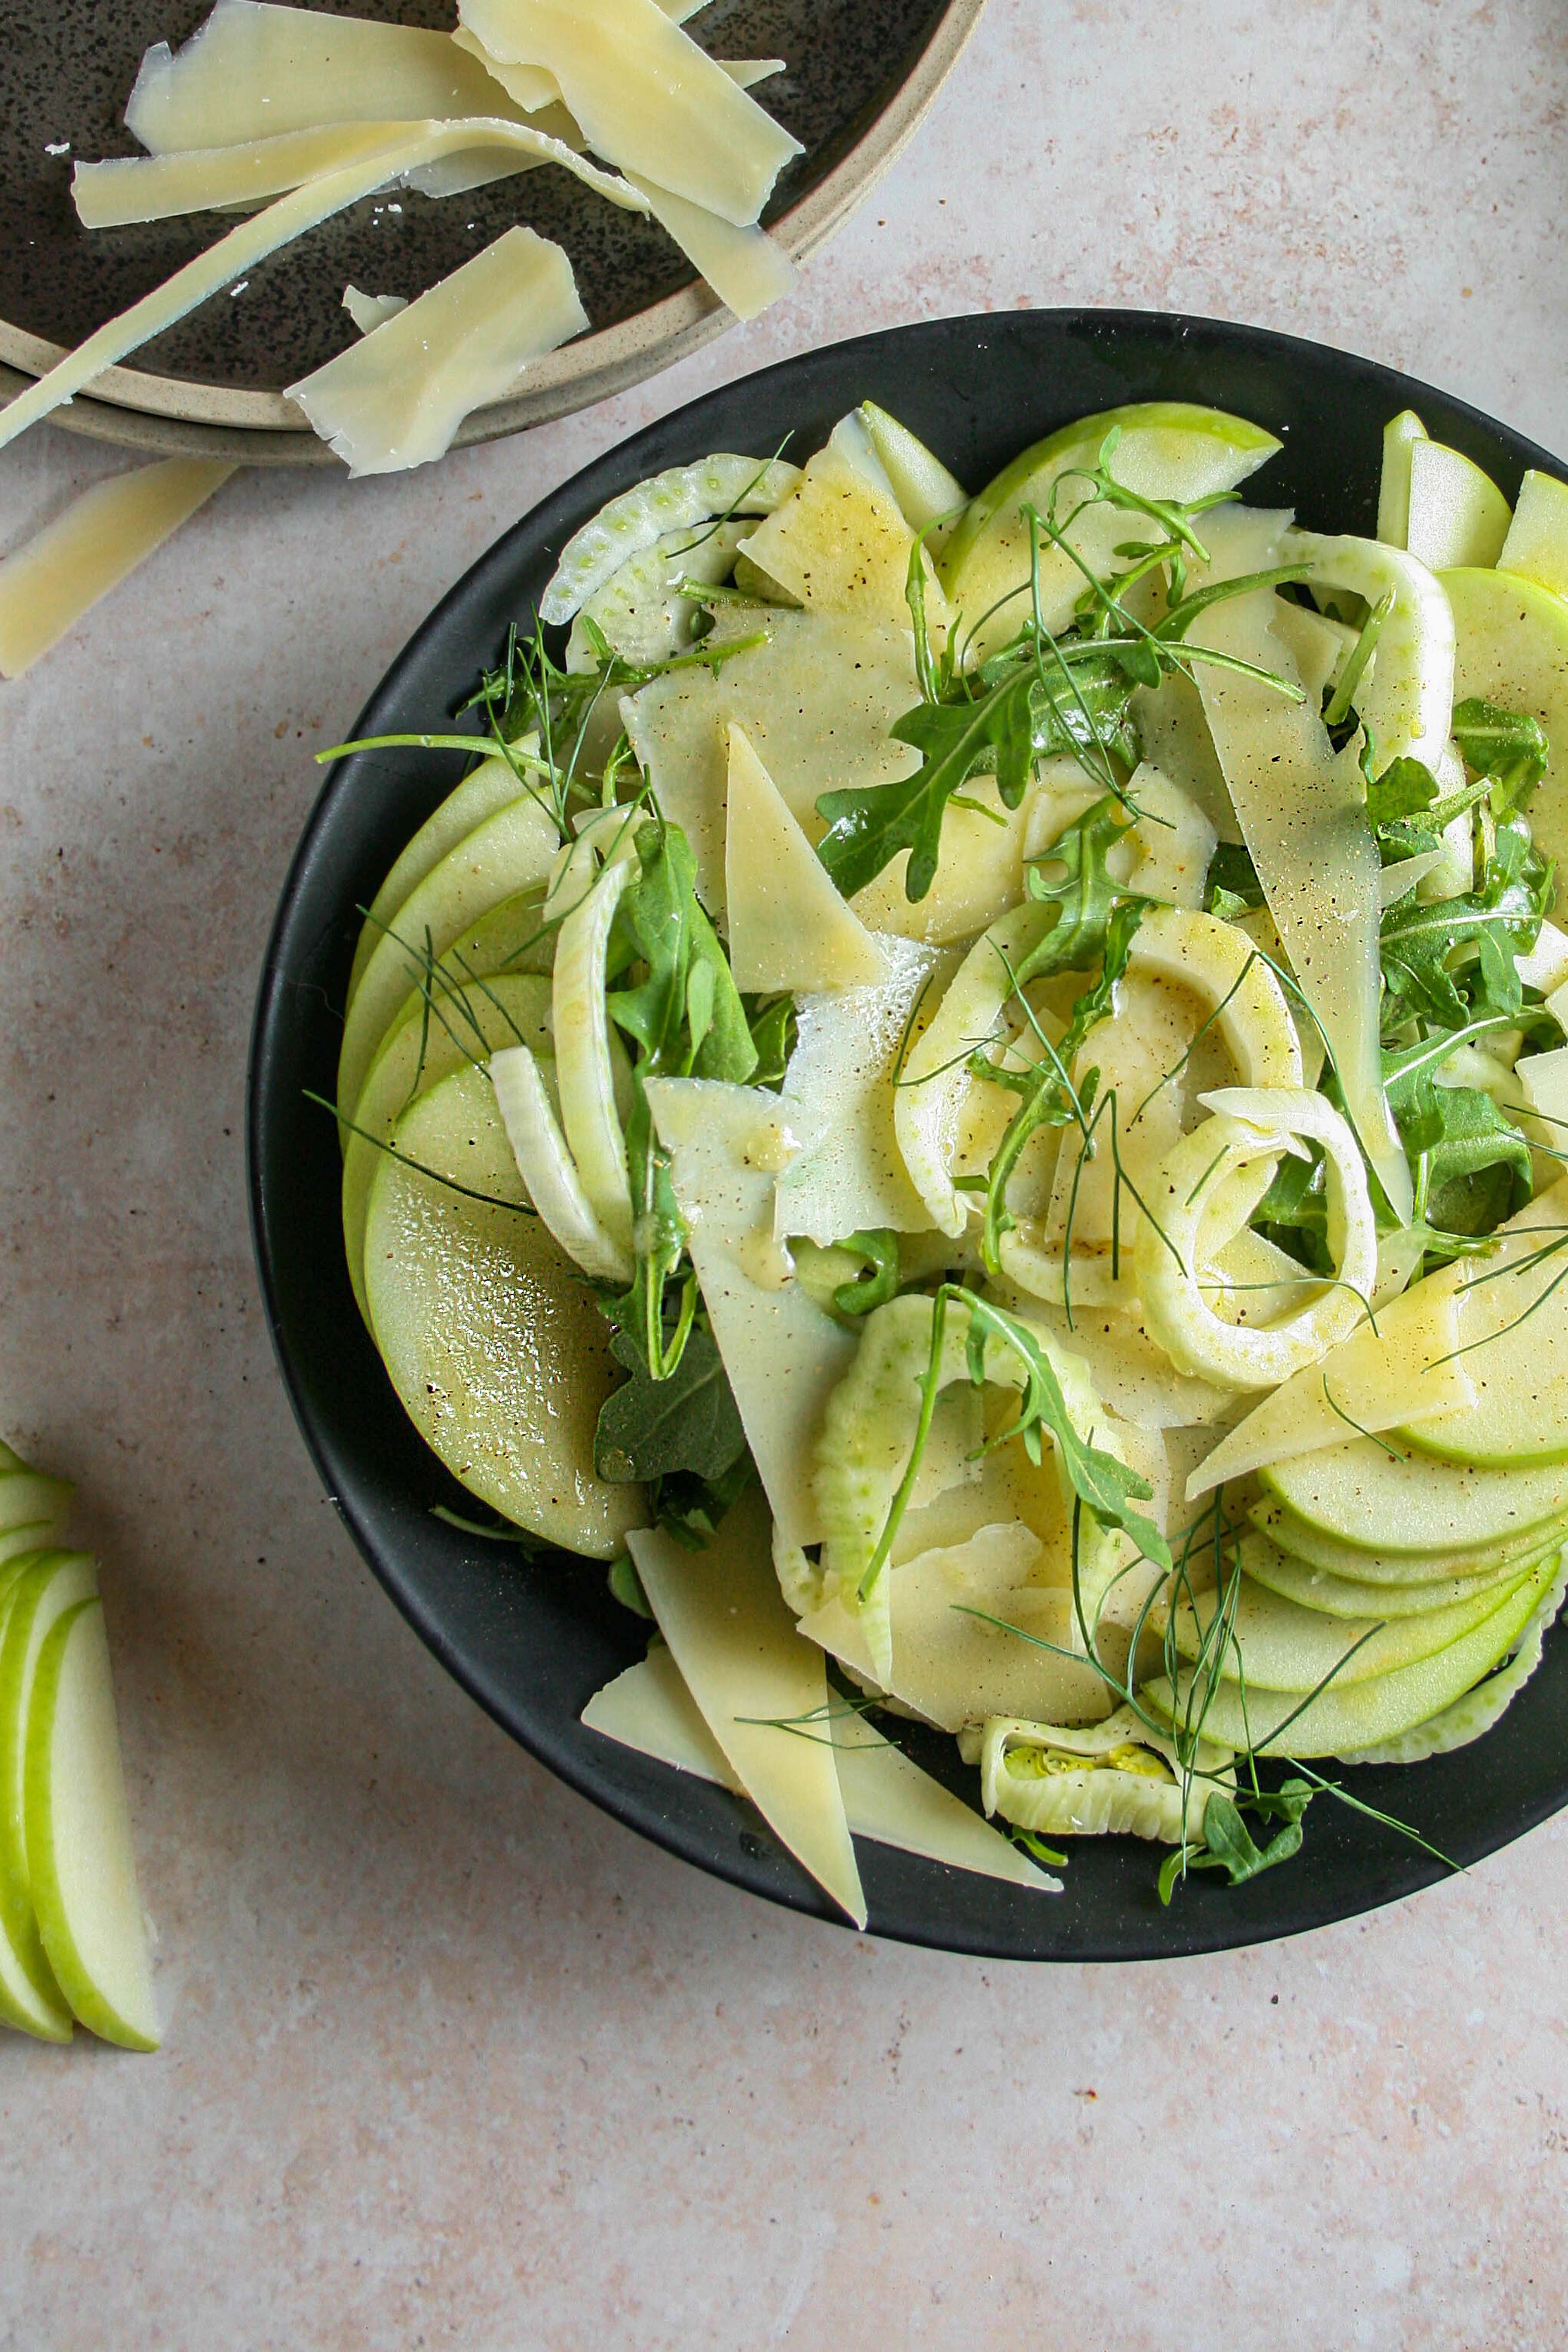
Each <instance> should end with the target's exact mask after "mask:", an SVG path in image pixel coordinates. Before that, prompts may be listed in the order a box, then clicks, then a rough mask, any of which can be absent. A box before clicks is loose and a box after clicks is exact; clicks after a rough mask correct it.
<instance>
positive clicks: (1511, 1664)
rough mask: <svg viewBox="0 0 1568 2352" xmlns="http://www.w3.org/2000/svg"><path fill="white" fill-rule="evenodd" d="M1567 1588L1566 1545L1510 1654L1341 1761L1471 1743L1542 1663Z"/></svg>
mask: <svg viewBox="0 0 1568 2352" xmlns="http://www.w3.org/2000/svg"><path fill="white" fill-rule="evenodd" d="M1564 1593H1568V1551H1565V1552H1562V1553H1560V1554H1559V1556H1558V1568H1557V1573H1556V1575H1555V1577H1554V1578H1553V1579H1552V1583H1551V1584H1550V1586H1549V1587H1548V1588H1547V1590H1546V1591H1545V1592H1543V1593H1542V1596H1541V1600H1540V1601H1539V1603H1538V1604H1537V1606H1536V1607H1535V1609H1534V1610H1533V1611H1532V1612H1531V1615H1530V1618H1529V1620H1528V1621H1527V1622H1526V1623H1525V1624H1524V1626H1523V1627H1522V1628H1521V1633H1520V1635H1519V1642H1518V1646H1517V1647H1516V1649H1515V1650H1514V1654H1513V1655H1512V1657H1511V1658H1510V1659H1508V1660H1507V1662H1506V1663H1505V1664H1502V1665H1500V1666H1499V1667H1498V1669H1497V1671H1496V1673H1495V1674H1492V1675H1489V1676H1488V1678H1487V1680H1486V1681H1485V1682H1482V1683H1478V1684H1477V1685H1476V1686H1475V1688H1474V1689H1473V1690H1468V1691H1467V1692H1466V1693H1465V1695H1464V1696H1463V1697H1462V1698H1457V1699H1455V1700H1453V1701H1452V1703H1451V1704H1450V1705H1449V1706H1446V1707H1443V1708H1441V1709H1440V1710H1439V1712H1438V1713H1437V1714H1436V1715H1432V1716H1428V1717H1427V1718H1426V1722H1425V1723H1418V1724H1416V1725H1415V1727H1414V1728H1413V1729H1411V1730H1409V1731H1401V1732H1397V1733H1395V1735H1394V1738H1392V1739H1383V1740H1379V1741H1378V1742H1377V1744H1376V1745H1375V1746H1374V1747H1372V1748H1346V1749H1345V1750H1344V1751H1343V1753H1342V1755H1341V1758H1340V1761H1341V1763H1342V1764H1422V1763H1425V1761H1426V1759H1427V1757H1428V1756H1447V1755H1451V1754H1452V1752H1453V1750H1454V1749H1455V1748H1468V1746H1469V1745H1470V1742H1471V1741H1472V1740H1474V1739H1479V1738H1481V1737H1482V1735H1483V1733H1485V1732H1488V1731H1489V1730H1490V1729H1491V1728H1492V1726H1493V1725H1494V1724H1495V1723H1498V1722H1500V1720H1501V1718H1502V1717H1503V1716H1504V1715H1506V1714H1507V1712H1508V1710H1509V1708H1510V1706H1512V1704H1513V1702H1514V1700H1515V1699H1516V1698H1517V1697H1518V1696H1519V1694H1520V1692H1521V1690H1522V1689H1523V1688H1524V1685H1525V1684H1526V1683H1527V1682H1528V1681H1529V1680H1530V1678H1531V1675H1532V1674H1533V1673H1534V1672H1535V1669H1536V1667H1537V1666H1538V1665H1539V1664H1541V1653H1542V1645H1543V1644H1544V1643H1545V1640H1546V1635H1547V1633H1548V1632H1549V1630H1550V1629H1551V1627H1552V1625H1554V1624H1555V1623H1556V1622H1557V1616H1558V1612H1560V1610H1561V1609H1562V1607H1563V1595H1564Z"/></svg>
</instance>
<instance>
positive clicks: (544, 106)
mask: <svg viewBox="0 0 1568 2352" xmlns="http://www.w3.org/2000/svg"><path fill="white" fill-rule="evenodd" d="M659 5H660V7H661V8H664V13H665V15H666V16H668V18H669V20H670V22H671V24H674V25H684V24H685V22H686V20H687V18H688V17H689V16H696V15H697V13H698V9H699V8H700V7H702V6H704V5H706V0H697V6H696V7H693V6H692V5H691V0H673V5H670V6H668V7H666V6H665V0H659ZM452 38H453V40H455V41H456V43H457V44H458V47H459V48H460V49H466V50H467V51H468V55H469V56H470V57H471V58H478V59H479V63H480V64H481V65H482V66H483V68H484V69H485V71H486V72H487V73H488V74H489V76H490V77H491V79H492V80H495V81H499V82H500V86H501V88H502V89H504V90H505V92H506V94H507V96H508V97H509V98H510V100H511V101H512V103H513V105H514V106H519V107H521V110H522V111H523V112H524V113H525V114H528V115H531V116H532V117H533V118H534V119H535V120H536V121H537V120H538V118H539V117H540V116H541V115H542V114H545V113H548V112H551V111H553V110H555V109H557V108H558V109H559V110H560V111H561V113H562V114H563V115H564V114H565V112H566V109H565V107H564V106H563V105H562V103H561V85H560V83H559V82H558V81H557V80H556V79H555V76H554V75H553V74H552V73H546V72H545V70H544V68H543V67H542V66H509V65H507V64H505V63H503V61H502V60H501V59H500V58H492V57H491V55H490V53H489V50H488V49H487V48H486V47H485V45H484V43H483V42H482V41H481V40H480V38H479V35H478V34H477V33H471V32H470V31H469V30H468V26H466V25H459V26H458V29H457V31H456V32H455V33H454V34H453V35H452ZM713 62H714V64H715V65H716V66H717V67H718V68H719V69H720V71H721V73H727V74H728V75H729V77H730V79H731V81H732V82H734V83H735V84H736V85H737V86H738V87H739V88H740V89H754V88H755V87H756V85H757V83H758V82H760V81H768V80H771V79H772V78H773V75H774V74H779V73H783V72H784V59H783V58H715V59H714V60H713Z"/></svg>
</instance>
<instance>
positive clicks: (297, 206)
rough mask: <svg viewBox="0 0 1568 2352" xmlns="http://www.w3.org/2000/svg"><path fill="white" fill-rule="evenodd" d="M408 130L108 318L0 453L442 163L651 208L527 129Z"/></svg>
mask: <svg viewBox="0 0 1568 2352" xmlns="http://www.w3.org/2000/svg"><path fill="white" fill-rule="evenodd" d="M401 128H402V130H403V131H404V132H405V134H406V135H405V137H404V138H403V139H402V140H401V142H398V143H396V144H395V145H391V146H388V147H386V148H384V149H383V150H381V151H380V152H377V153H376V154H374V155H371V156H367V157H364V158H363V159H362V160H361V161H359V162H358V163H353V164H350V165H348V166H346V167H345V168H344V169H343V170H342V171H337V172H327V173H323V174H322V176H321V178H320V179H319V180H310V181H308V182H307V183H306V184H305V185H304V186H303V187H300V188H295V189H292V190H291V191H290V192H289V194H288V195H286V196H280V197H279V199H278V202H277V203H276V204H273V205H268V207H267V209H266V211H265V212H260V213H258V214H256V215H255V216H254V217H253V218H252V219H250V220H247V221H242V222H241V223H240V225H239V226H238V227H237V228H232V229H230V231H229V233H228V235H227V236H220V237H219V238H218V240H217V242H216V245H211V246H209V247H207V249H206V251H205V253H200V254H198V255H197V256H196V257H195V260H194V261H189V262H187V263H186V264H185V266H184V268H183V269H176V270H175V272H174V276H173V277H172V278H168V279H166V280H165V281H164V283H163V285H162V286H160V287H157V288H156V289H154V290H153V292H152V293H151V294H146V295H143V296H142V299H141V301H140V302H133V303H132V306H131V308H130V310H122V311H121V314H120V316H119V317H118V318H117V319H110V320H109V322H108V324H107V325H105V326H102V327H100V328H99V329H98V331H97V332H96V333H94V334H91V335H89V337H88V339H87V341H85V342H84V343H79V344H78V346H77V348H76V350H75V351H74V352H70V353H69V355H68V357H67V358H65V359H63V360H61V361H60V362H59V364H58V367H52V368H51V369H50V370H49V372H48V373H47V375H43V376H40V377H39V378H38V379H37V382H36V383H30V384H28V385H27V387H26V391H24V392H22V393H20V394H18V395H17V397H16V399H15V400H14V401H12V403H11V404H10V405H9V407H7V408H5V410H3V411H0V448H4V447H5V445H6V443H7V442H10V441H14V440H16V436H17V435H18V434H19V433H25V432H26V429H27V427H28V425H36V424H37V422H38V420H39V418H40V417H44V416H47V415H50V414H51V413H52V411H53V410H55V409H57V408H58V407H60V406H62V405H63V404H64V403H65V402H66V401H68V400H69V399H71V398H72V397H73V395H74V394H77V393H79V392H81V391H83V390H84V389H85V388H86V386H87V385H88V384H89V383H91V382H92V380H93V378H94V377H95V376H97V375H100V374H101V373H102V372H103V370H104V369H105V368H108V367H112V366H114V365H115V363H116V362H118V361H120V360H122V359H124V358H126V357H127V355H128V354H129V353H130V352H133V351H135V350H136V349H137V347H138V346H139V345H140V344H142V343H144V342H147V341H150V340H151V338H152V337H153V335H159V334H162V333H163V330H164V328H165V327H172V326H173V325H174V323H175V321H176V320H179V319H183V318H184V317H185V315H186V314H187V312H189V311H191V310H195V309H196V307H197V305H198V304H199V303H202V302H205V300H206V299H207V298H208V296H209V295H213V294H216V293H219V292H221V290H222V289H223V288H224V287H226V286H229V285H232V284H233V283H234V281H235V280H236V279H237V278H242V277H243V276H244V275H245V272H246V271H247V269H252V268H255V267H256V265H257V263H258V262H259V261H265V260H266V258H267V257H268V254H271V253H276V252H277V251H278V249H279V247H280V246H285V245H289V244H291V243H292V242H293V240H294V239H295V238H296V237H297V236H303V235H304V233H305V231H306V230H307V229H310V228H315V227H317V226H319V225H320V223H321V222H322V221H324V220H330V219H331V216H332V215H333V214H334V213H341V212H342V211H344V210H346V208H347V207H348V206H349V205H353V204H357V203H358V202H359V200H360V198H361V197H362V196H368V195H371V194H374V191H375V190H376V189H377V188H382V187H385V186H386V185H388V184H389V183H391V182H393V181H399V180H407V179H408V178H409V177H410V176H411V175H412V174H414V173H416V172H418V171H420V170H422V169H423V168H424V167H425V166H426V165H427V164H431V163H438V162H440V161H441V160H442V159H443V158H444V157H447V156H451V155H463V154H466V153H468V152H469V151H479V152H483V151H485V150H487V149H498V150H500V151H501V152H504V153H516V154H520V155H537V156H539V157H540V158H541V159H542V161H545V162H548V163H562V164H564V166H565V167H566V169H567V170H568V171H569V172H573V173H575V174H576V176H577V177H578V179H580V180H582V181H583V182H584V184H585V185H587V186H588V187H591V188H596V189H597V190H598V192H599V194H601V195H603V196H607V197H608V198H609V200H610V202H611V203H612V204H616V205H624V206H626V207H627V208H628V209H629V210H631V211H633V212H642V211H645V210H646V209H647V199H646V198H645V197H643V196H641V195H639V194H637V190H636V189H635V188H631V187H628V186H627V184H626V182H625V181H624V180H620V179H616V177H615V175H614V174H613V173H608V172H601V171H599V170H598V169H597V167H596V166H595V165H594V164H592V163H585V162H584V160H583V159H582V157H580V156H578V155H574V153H573V152H572V150H571V149H570V148H569V147H566V146H563V144H562V142H561V141H560V140H559V139H546V138H544V137H542V134H541V133H540V132H539V131H530V130H528V129H527V128H526V126H525V125H523V124H521V123H517V122H505V121H498V120H491V119H489V118H486V119H483V120H477V119H476V120H471V121H462V122H420V123H405V124H403V125H402V126H401Z"/></svg>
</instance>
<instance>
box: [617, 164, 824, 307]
mask: <svg viewBox="0 0 1568 2352" xmlns="http://www.w3.org/2000/svg"><path fill="white" fill-rule="evenodd" d="M626 177H627V178H628V179H629V180H630V182H631V184H632V185H633V187H634V188H638V189H640V190H641V192H642V194H644V195H645V196H646V197H647V201H648V208H649V210H650V211H651V212H652V214H653V216H654V218H655V220H656V221H658V225H659V226H660V228H662V229H663V230H665V232H666V233H667V234H668V236H672V237H673V238H674V239H675V242H676V244H677V245H678V246H679V247H680V250H681V252H682V253H683V254H684V255H685V256H686V258H687V259H688V261H689V262H690V263H691V264H692V266H693V268H696V269H698V270H699V271H700V273H701V275H702V276H703V277H704V278H706V279H707V281H708V283H709V285H710V286H711V288H712V289H713V291H714V293H715V294H717V296H718V297H719V299H720V301H721V302H723V303H726V304H728V306H729V308H730V309H731V310H733V312H734V313H735V316H736V318H737V319H755V318H758V317H760V316H761V314H762V312H763V311H764V310H767V309H768V307H769V306H770V304H772V303H774V302H782V301H783V299H784V296H785V295H786V294H793V293H794V291H795V278H796V276H797V275H798V273H797V271H796V269H795V264H794V262H793V261H792V260H791V259H790V257H789V256H788V254H787V253H786V252H785V251H784V247H783V246H782V245H780V244H779V243H778V241H777V239H776V238H774V237H771V236H769V235H768V233H767V231H766V229H765V228H760V227H758V226H757V225H756V223H755V222H752V225H751V226H749V227H746V228H737V227H736V226H735V225H734V223H733V222H732V221H727V220H723V219H721V216H720V215H719V214H717V213H713V212H709V211H708V210H707V209H706V207H705V206H703V205H694V204H692V203H690V202H689V199H688V198H687V197H685V196H678V195H674V194H671V192H670V191H669V189H668V188H661V187H659V186H658V184H656V183H655V182H654V181H652V180H649V179H645V177H644V176H643V174H642V173H640V172H631V171H628V172H627V173H626Z"/></svg>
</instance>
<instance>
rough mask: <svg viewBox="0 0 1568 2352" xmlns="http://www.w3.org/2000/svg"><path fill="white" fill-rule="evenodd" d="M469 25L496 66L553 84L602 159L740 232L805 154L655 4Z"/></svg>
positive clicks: (482, 5)
mask: <svg viewBox="0 0 1568 2352" xmlns="http://www.w3.org/2000/svg"><path fill="white" fill-rule="evenodd" d="M458 14H459V15H460V16H461V18H462V21H463V23H464V24H465V25H466V26H468V30H469V31H470V32H472V33H476V34H478V36H479V39H480V41H481V42H482V43H483V45H484V47H486V48H487V49H488V50H489V54H490V55H491V56H492V57H493V58H499V59H500V61H501V62H502V63H503V64H505V65H528V66H542V67H543V68H545V69H546V71H547V72H549V73H551V74H552V75H553V76H554V78H555V79H556V81H557V83H558V84H559V85H560V89H561V95H562V97H563V99H564V100H565V102H566V105H567V107H568V108H569V110H571V112H572V114H573V115H574V118H575V120H576V121H578V122H580V123H581V124H582V126H583V131H584V135H585V136H586V138H587V140H588V142H589V144H590V146H592V147H593V149H594V150H595V153H597V154H600V155H603V156H604V157H605V159H606V161H608V162H610V163H616V164H619V165H620V166H622V167H623V168H624V169H625V170H626V171H629V172H642V173H646V174H647V177H648V178H649V179H650V180H652V181H654V182H655V183H656V184H658V186H659V187H661V188H668V190H669V191H670V193H671V194H674V195H677V196H684V197H686V198H687V200H688V202H689V203H691V204H694V205H702V206H703V207H704V209H705V210H707V211H709V212H714V213H718V214H719V215H721V218H722V219H724V220H727V221H732V222H733V223H734V225H735V226H736V227H738V228H746V227H749V226H751V224H752V222H753V221H755V219H756V217H757V215H758V214H759V213H760V212H761V211H762V208H763V205H764V203H765V202H766V200H767V196H768V192H769V190H770V189H771V188H772V186H773V182H774V180H775V179H776V178H777V177H778V174H779V173H780V172H781V171H782V170H783V168H784V164H785V163H788V162H789V160H790V157H791V156H792V155H798V154H800V153H801V152H803V150H802V147H801V143H800V142H799V140H798V139H792V138H791V136H790V134H789V132H788V131H784V130H783V129H782V128H781V126H780V125H779V124H778V123H776V122H775V121H773V118H772V116H771V115H767V114H764V113H763V110H762V108H761V107H760V106H759V105H758V104H757V103H756V101H755V100H754V99H751V98H748V97H747V95H746V93H745V92H744V91H743V90H742V89H738V88H737V87H736V85H735V83H734V82H733V81H731V79H730V77H729V75H728V74H726V73H725V72H724V71H723V70H722V68H721V67H719V66H717V65H716V64H715V63H714V61H713V59H712V58H710V57H709V56H708V55H707V54H706V52H705V51H703V50H702V49H700V48H699V47H698V46H697V44H696V42H695V41H693V40H692V39H691V38H690V37H689V36H688V35H687V34H686V33H684V32H682V31H681V29H680V27H679V26H678V25H673V24H671V22H670V20H669V18H668V16H666V15H665V14H664V12H663V10H662V9H661V8H659V7H658V5H656V0H461V5H460V6H459V10H458Z"/></svg>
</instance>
